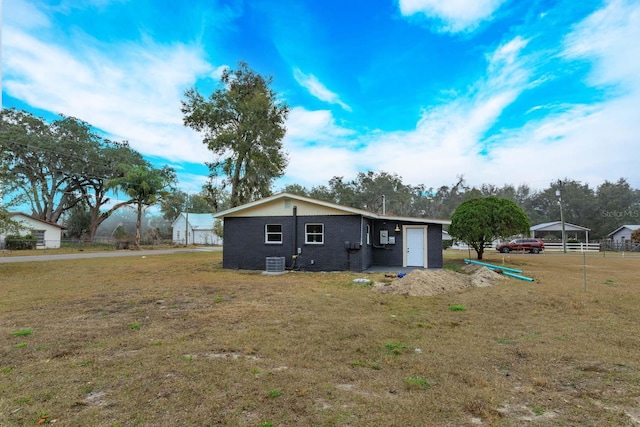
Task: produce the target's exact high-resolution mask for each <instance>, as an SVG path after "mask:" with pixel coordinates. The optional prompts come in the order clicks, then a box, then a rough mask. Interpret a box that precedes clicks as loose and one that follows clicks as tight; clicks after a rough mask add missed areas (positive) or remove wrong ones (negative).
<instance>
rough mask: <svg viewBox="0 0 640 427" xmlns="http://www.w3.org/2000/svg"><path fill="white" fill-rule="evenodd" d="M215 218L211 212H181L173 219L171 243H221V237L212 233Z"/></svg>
mask: <svg viewBox="0 0 640 427" xmlns="http://www.w3.org/2000/svg"><path fill="white" fill-rule="evenodd" d="M214 224H215V218H214V217H213V214H212V213H204V214H194V213H186V212H181V213H180V215H178V217H177V218H176V219H175V220H174V221H173V223H172V224H171V227H172V228H173V243H176V244H179V245H185V244H189V245H193V244H195V245H221V244H222V238H221V237H219V236H217V235H216V234H215V233H214Z"/></svg>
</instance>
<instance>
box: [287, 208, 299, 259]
mask: <svg viewBox="0 0 640 427" xmlns="http://www.w3.org/2000/svg"><path fill="white" fill-rule="evenodd" d="M293 252H294V253H293V255H291V267H289V268H288V269H289V270H295V269H296V268H297V267H296V262H297V260H298V255H299V254H298V207H297V206H294V207H293Z"/></svg>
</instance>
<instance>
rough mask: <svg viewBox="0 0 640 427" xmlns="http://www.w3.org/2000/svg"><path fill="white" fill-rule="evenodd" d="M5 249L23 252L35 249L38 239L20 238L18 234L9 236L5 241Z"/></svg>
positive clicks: (32, 237) (30, 237)
mask: <svg viewBox="0 0 640 427" xmlns="http://www.w3.org/2000/svg"><path fill="white" fill-rule="evenodd" d="M4 242H5V247H6V248H7V249H8V250H10V251H22V250H28V249H35V248H36V245H37V243H38V239H37V238H36V237H34V236H31V235H28V236H20V235H17V234H14V235H10V236H7V237H6V238H5V239H4Z"/></svg>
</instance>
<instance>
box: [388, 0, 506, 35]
mask: <svg viewBox="0 0 640 427" xmlns="http://www.w3.org/2000/svg"><path fill="white" fill-rule="evenodd" d="M504 1H505V0H400V1H399V5H400V12H401V13H402V14H403V15H405V16H411V15H415V14H418V13H422V14H424V15H425V16H427V17H429V18H435V19H437V20H439V21H441V22H442V27H441V28H440V30H442V31H444V32H451V33H457V32H461V31H470V30H473V29H475V28H476V27H477V26H478V25H479V23H480V22H482V21H484V20H487V19H489V18H490V17H491V16H492V14H493V13H494V12H495V11H496V10H497V9H498V8H499V7H500V5H501V4H502V3H503V2H504Z"/></svg>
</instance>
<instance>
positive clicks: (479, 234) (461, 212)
mask: <svg viewBox="0 0 640 427" xmlns="http://www.w3.org/2000/svg"><path fill="white" fill-rule="evenodd" d="M529 226H530V225H529V218H527V214H525V213H524V211H523V210H522V209H521V208H520V207H519V206H518V205H516V204H515V203H514V202H512V201H511V200H507V199H501V198H498V197H495V196H489V197H480V198H475V199H470V200H467V201H465V202H463V203H462V204H461V205H460V206H458V208H457V209H456V211H455V212H454V213H453V216H452V217H451V226H450V227H449V234H450V235H451V236H452V237H454V238H456V239H459V240H461V241H463V242H465V243H467V244H468V245H469V246H471V247H472V248H473V249H474V250H475V251H476V253H477V254H478V259H482V254H483V253H484V248H485V244H487V243H491V242H493V241H494V240H496V239H499V238H506V237H509V236H513V235H516V234H528V233H529Z"/></svg>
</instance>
